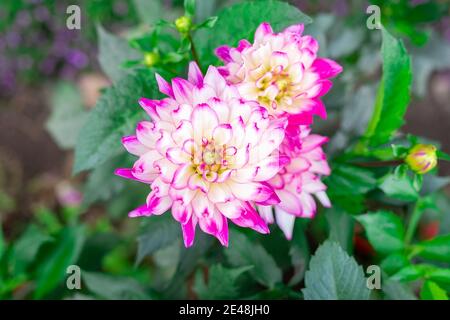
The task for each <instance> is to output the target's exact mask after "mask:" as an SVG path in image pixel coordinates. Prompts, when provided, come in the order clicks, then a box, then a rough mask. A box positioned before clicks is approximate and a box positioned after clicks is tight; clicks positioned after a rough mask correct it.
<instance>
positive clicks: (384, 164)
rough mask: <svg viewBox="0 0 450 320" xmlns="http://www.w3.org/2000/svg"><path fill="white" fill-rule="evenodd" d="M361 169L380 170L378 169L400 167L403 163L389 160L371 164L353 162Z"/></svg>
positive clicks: (400, 160) (399, 160) (398, 160)
mask: <svg viewBox="0 0 450 320" xmlns="http://www.w3.org/2000/svg"><path fill="white" fill-rule="evenodd" d="M351 163H352V164H355V165H357V166H360V167H368V168H378V167H390V166H398V165H400V164H402V163H403V160H402V159H397V160H387V161H371V162H351Z"/></svg>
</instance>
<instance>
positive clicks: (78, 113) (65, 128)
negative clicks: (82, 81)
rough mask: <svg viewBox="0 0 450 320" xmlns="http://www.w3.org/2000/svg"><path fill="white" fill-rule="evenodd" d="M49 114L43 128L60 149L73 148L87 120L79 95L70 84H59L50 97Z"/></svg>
mask: <svg viewBox="0 0 450 320" xmlns="http://www.w3.org/2000/svg"><path fill="white" fill-rule="evenodd" d="M50 104H51V108H52V111H51V114H50V117H49V118H48V120H47V122H46V124H45V126H46V129H47V130H48V132H50V134H51V135H52V138H53V139H54V140H55V142H56V143H57V144H58V146H59V147H60V148H62V149H70V148H73V147H75V143H76V139H77V136H78V133H79V132H80V129H81V127H82V126H83V124H84V122H85V121H86V119H87V115H88V113H87V111H86V110H85V109H84V107H83V103H82V101H81V95H80V93H79V92H78V90H77V88H76V87H75V86H74V85H73V84H70V83H67V82H60V83H59V84H58V85H57V86H56V87H55V88H54V90H53V93H52V97H51V102H50Z"/></svg>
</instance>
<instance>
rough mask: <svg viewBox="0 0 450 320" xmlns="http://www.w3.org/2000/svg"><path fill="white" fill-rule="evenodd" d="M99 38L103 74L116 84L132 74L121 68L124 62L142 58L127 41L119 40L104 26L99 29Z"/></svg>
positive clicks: (99, 58) (99, 57)
mask: <svg viewBox="0 0 450 320" xmlns="http://www.w3.org/2000/svg"><path fill="white" fill-rule="evenodd" d="M97 32H98V38H99V53H98V61H99V62H100V65H101V67H102V70H103V72H104V73H105V74H106V75H107V76H108V77H109V78H110V79H111V80H112V81H114V82H118V81H119V80H121V79H122V78H123V77H125V76H126V75H128V74H130V70H129V69H125V68H123V67H121V64H122V63H123V62H124V61H128V60H136V59H139V58H141V55H140V54H139V52H138V51H137V50H135V49H133V48H131V47H130V46H129V45H128V42H127V41H126V40H125V39H122V38H119V37H117V36H115V35H113V34H111V33H109V32H107V31H106V30H105V29H103V27H102V26H98V28H97Z"/></svg>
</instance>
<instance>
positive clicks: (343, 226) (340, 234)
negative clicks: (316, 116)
mask: <svg viewBox="0 0 450 320" xmlns="http://www.w3.org/2000/svg"><path fill="white" fill-rule="evenodd" d="M325 217H326V219H327V222H328V227H329V230H330V231H329V237H328V239H329V240H331V241H335V242H337V243H339V245H340V246H341V247H342V248H343V249H344V250H345V251H346V252H347V253H351V252H352V251H353V233H354V226H355V222H354V220H353V218H352V216H351V215H349V214H348V213H346V212H345V211H344V210H340V209H339V208H331V209H330V210H327V213H326V215H325Z"/></svg>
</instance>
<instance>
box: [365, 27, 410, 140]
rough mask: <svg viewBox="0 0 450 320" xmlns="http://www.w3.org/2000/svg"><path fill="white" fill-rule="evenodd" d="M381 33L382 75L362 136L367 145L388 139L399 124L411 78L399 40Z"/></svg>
mask: <svg viewBox="0 0 450 320" xmlns="http://www.w3.org/2000/svg"><path fill="white" fill-rule="evenodd" d="M382 34H383V45H382V48H381V51H382V58H383V77H382V80H381V84H380V87H379V89H378V94H377V98H376V102H375V109H374V114H373V115H372V119H371V121H370V123H369V126H368V128H367V131H366V134H365V136H364V138H365V139H368V141H369V145H371V146H378V145H381V144H384V143H386V142H388V141H389V139H390V138H391V137H392V135H393V134H394V133H395V131H396V130H397V129H399V128H400V127H401V126H402V125H403V123H404V120H403V118H404V115H405V113H406V110H407V108H408V104H409V100H410V89H411V81H412V72H411V59H410V57H409V55H408V53H407V52H406V49H405V47H404V45H403V43H402V41H401V40H397V39H395V38H394V37H393V36H392V35H390V34H389V32H387V31H386V30H385V29H383V31H382Z"/></svg>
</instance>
